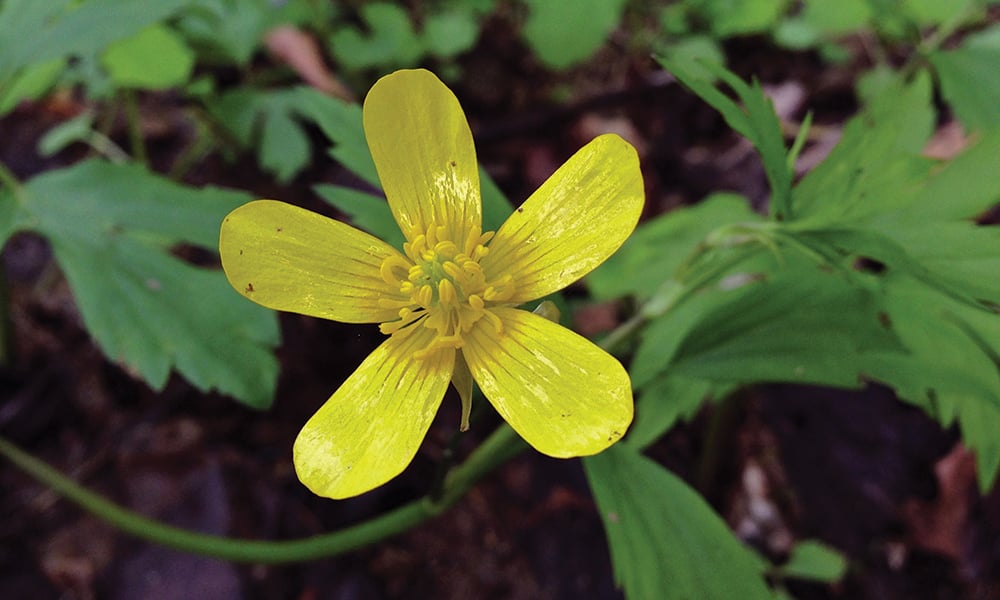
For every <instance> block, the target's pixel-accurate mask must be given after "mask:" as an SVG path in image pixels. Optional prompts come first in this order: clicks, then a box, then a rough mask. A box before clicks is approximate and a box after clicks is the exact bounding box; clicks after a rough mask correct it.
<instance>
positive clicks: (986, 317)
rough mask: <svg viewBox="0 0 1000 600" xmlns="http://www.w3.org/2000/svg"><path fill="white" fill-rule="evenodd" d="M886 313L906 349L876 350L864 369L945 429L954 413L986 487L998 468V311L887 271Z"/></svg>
mask: <svg viewBox="0 0 1000 600" xmlns="http://www.w3.org/2000/svg"><path fill="white" fill-rule="evenodd" d="M885 289H886V295H885V300H884V304H885V311H886V315H887V318H888V320H889V321H890V322H891V323H892V327H893V330H894V331H895V332H896V333H897V335H898V336H899V337H900V339H901V340H902V342H903V344H904V345H905V346H906V348H907V350H908V353H907V354H905V355H898V354H876V355H874V356H873V357H872V360H871V365H870V366H869V374H870V375H871V377H872V378H873V379H875V380H877V381H881V382H884V383H886V384H888V385H891V386H892V387H893V388H895V390H896V393H897V394H898V395H899V396H900V397H901V398H903V399H905V400H908V401H909V402H912V403H914V404H916V405H918V406H920V407H922V408H923V409H924V410H925V411H927V412H928V414H930V415H931V416H932V417H934V418H936V419H937V420H938V421H939V422H941V424H942V425H943V426H945V427H947V426H950V425H951V424H952V423H954V422H955V420H956V419H957V421H958V423H959V425H960V426H961V428H962V439H963V440H964V441H965V443H966V444H967V445H969V447H971V448H972V449H973V450H975V452H976V458H977V462H978V465H979V469H978V475H979V483H980V488H981V489H982V490H983V491H984V492H985V491H987V490H988V489H989V488H990V486H991V485H992V483H993V481H994V480H995V479H996V476H997V470H998V467H1000V438H998V437H997V435H996V432H997V431H1000V355H998V353H997V349H998V348H1000V316H998V315H997V314H995V313H991V312H987V311H984V310H979V309H976V308H972V307H970V306H968V305H966V304H963V303H960V302H958V301H956V300H954V299H952V298H950V297H948V296H946V295H944V294H942V293H940V292H938V291H935V290H932V289H930V288H928V287H927V286H925V285H923V284H922V283H920V282H918V281H916V280H915V279H913V278H910V277H907V276H905V275H895V276H894V275H891V274H890V275H889V276H888V277H887V280H886V284H885Z"/></svg>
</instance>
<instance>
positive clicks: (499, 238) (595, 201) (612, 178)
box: [481, 134, 644, 304]
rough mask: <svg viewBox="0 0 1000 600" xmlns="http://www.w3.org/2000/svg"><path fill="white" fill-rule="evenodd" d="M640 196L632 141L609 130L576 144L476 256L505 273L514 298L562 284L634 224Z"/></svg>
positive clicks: (605, 253) (604, 254)
mask: <svg viewBox="0 0 1000 600" xmlns="http://www.w3.org/2000/svg"><path fill="white" fill-rule="evenodd" d="M643 199H644V192H643V183H642V172H641V171H640V170H639V157H638V155H637V154H636V152H635V149H634V148H633V147H632V146H631V145H630V144H629V143H628V142H626V141H625V140H623V139H621V138H620V137H618V136H617V135H614V134H606V135H602V136H600V137H598V138H596V139H594V140H593V141H592V142H590V143H589V144H587V145H586V146H584V147H583V148H581V149H580V150H579V151H578V152H577V153H576V154H574V155H573V156H572V157H570V159H569V160H568V161H566V163H565V164H564V165H563V166H561V167H559V169H558V170H557V171H556V172H555V173H554V174H553V175H552V176H551V177H549V179H548V180H547V181H546V182H545V183H543V184H542V186H541V187H540V188H538V190H537V191H536V192H535V193H534V194H532V195H531V197H530V198H528V199H527V200H525V202H524V204H522V205H521V207H520V208H518V209H517V210H516V211H514V213H513V214H511V216H510V217H509V218H508V219H507V222H505V223H504V224H503V226H502V227H501V228H500V230H499V231H497V234H496V237H495V238H493V241H492V242H491V243H490V246H489V249H490V250H489V254H487V255H486V256H485V257H484V258H483V260H482V262H481V264H482V265H483V269H484V270H485V271H486V273H487V274H488V275H489V276H491V277H495V276H497V275H498V274H502V273H510V274H511V275H513V276H514V283H515V285H516V288H517V291H516V293H515V295H514V297H513V298H511V299H510V303H512V304H520V303H522V302H528V301H530V300H534V299H536V298H541V297H542V296H546V295H548V294H551V293H552V292H555V291H557V290H561V289H562V288H564V287H566V286H567V285H569V284H571V283H573V282H574V281H576V280H577V279H579V278H581V277H583V276H584V275H586V274H587V273H589V272H590V271H591V270H593V269H594V268H595V267H597V265H599V264H601V263H602V262H604V261H605V260H606V259H607V258H608V257H609V256H611V255H612V254H614V252H615V250H617V249H618V248H619V246H621V245H622V243H623V242H624V241H625V239H626V238H628V236H629V235H630V234H631V233H632V230H633V229H635V225H636V223H637V222H638V221H639V215H640V213H642V204H643Z"/></svg>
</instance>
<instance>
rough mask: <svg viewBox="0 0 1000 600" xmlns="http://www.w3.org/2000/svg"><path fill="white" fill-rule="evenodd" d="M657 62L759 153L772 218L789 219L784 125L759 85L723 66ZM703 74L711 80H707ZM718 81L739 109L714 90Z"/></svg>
mask: <svg viewBox="0 0 1000 600" xmlns="http://www.w3.org/2000/svg"><path fill="white" fill-rule="evenodd" d="M657 61H659V63H660V64H661V65H662V66H663V68H665V69H667V70H668V71H670V72H671V73H672V74H673V75H674V76H675V77H677V79H678V80H680V82H681V83H683V84H684V85H685V86H687V87H688V88H690V89H691V91H693V92H694V93H695V94H697V95H698V96H699V97H700V98H701V99H702V100H704V101H705V102H707V103H708V104H709V105H711V106H712V108H714V109H715V110H717V111H719V114H721V115H722V117H723V118H724V119H725V120H726V123H728V124H729V126H730V127H732V128H733V129H735V130H736V131H737V132H738V133H739V134H740V135H742V136H743V137H745V138H746V139H747V140H748V141H749V142H750V143H751V144H753V146H754V147H755V148H756V149H757V152H759V153H760V158H761V161H762V162H763V163H764V172H765V173H766V174H767V180H768V183H770V186H771V214H772V215H774V217H775V218H776V219H778V220H785V219H788V218H790V214H789V212H790V209H791V206H790V205H789V204H790V198H789V196H790V193H791V189H792V170H791V167H790V166H789V164H788V160H787V150H786V148H785V141H784V137H783V134H782V132H781V123H780V121H778V115H777V114H775V112H774V105H773V104H772V103H771V100H770V99H769V98H768V97H767V96H765V95H764V91H763V89H762V88H761V87H760V83H759V82H757V81H756V80H754V81H753V82H752V84H751V85H747V84H746V82H744V81H743V80H742V79H740V78H739V77H737V76H736V75H734V74H733V73H732V72H731V71H729V70H728V69H726V68H725V67H723V66H722V65H719V64H715V63H712V62H700V63H698V64H699V65H700V66H701V69H692V68H691V65H689V64H687V63H686V62H685V61H684V60H683V59H682V57H673V56H659V57H657ZM704 71H707V72H708V73H709V74H711V78H706V77H705V76H704ZM715 79H719V80H721V81H722V82H724V83H725V85H727V86H729V88H730V89H732V90H733V92H735V93H736V96H737V97H738V98H739V100H740V101H741V102H742V103H743V106H740V105H739V104H737V103H736V102H734V101H733V100H731V99H730V98H729V97H728V96H726V95H725V94H723V93H722V92H721V91H719V89H718V88H717V87H716V86H715V83H714V82H715Z"/></svg>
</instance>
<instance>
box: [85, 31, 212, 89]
mask: <svg viewBox="0 0 1000 600" xmlns="http://www.w3.org/2000/svg"><path fill="white" fill-rule="evenodd" d="M101 65H103V66H104V68H105V70H107V72H108V75H109V76H110V77H111V80H112V81H113V82H114V83H115V85H117V86H119V87H126V88H137V89H153V90H162V89H166V88H170V87H175V86H180V85H183V84H184V83H186V82H187V80H188V78H189V77H191V71H192V69H194V52H193V51H192V50H191V49H190V48H188V47H187V44H185V43H184V41H183V40H181V38H180V36H178V35H177V34H176V33H174V32H173V31H172V30H171V29H170V28H169V27H166V26H165V25H160V24H154V25H150V26H149V27H146V28H145V29H143V30H142V31H140V32H138V33H136V34H135V35H133V36H131V37H127V38H125V39H123V40H118V41H116V42H114V43H113V44H111V45H110V46H108V47H107V49H106V50H104V52H103V54H102V55H101Z"/></svg>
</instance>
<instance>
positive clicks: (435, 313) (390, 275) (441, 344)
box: [379, 224, 514, 358]
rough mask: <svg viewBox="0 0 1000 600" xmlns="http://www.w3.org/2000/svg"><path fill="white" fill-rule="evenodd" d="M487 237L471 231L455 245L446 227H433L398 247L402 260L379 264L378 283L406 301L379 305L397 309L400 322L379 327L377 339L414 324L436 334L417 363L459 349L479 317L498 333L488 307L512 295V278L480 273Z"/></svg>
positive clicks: (384, 301)
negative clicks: (438, 352) (392, 288)
mask: <svg viewBox="0 0 1000 600" xmlns="http://www.w3.org/2000/svg"><path fill="white" fill-rule="evenodd" d="M492 237H493V232H492V231H488V232H486V233H484V234H480V233H479V232H478V231H475V230H471V231H469V232H468V235H466V237H465V239H464V240H459V242H460V243H456V241H454V240H451V239H449V236H448V229H447V228H446V227H442V226H438V225H433V224H432V225H431V226H430V227H428V228H427V231H426V232H424V233H421V234H419V235H417V236H416V237H412V238H411V241H409V242H407V243H405V244H403V251H404V253H405V254H406V258H404V257H402V256H399V255H393V256H389V257H387V258H386V259H385V260H384V261H382V266H381V268H380V271H381V275H382V279H383V280H385V282H386V283H388V284H390V285H394V286H398V289H399V291H400V293H401V294H402V295H403V296H405V297H406V300H389V299H382V300H380V304H382V306H385V307H391V308H399V313H398V314H399V319H396V320H393V321H387V322H385V323H382V324H381V325H379V329H380V330H381V331H382V333H384V334H386V335H391V334H393V333H396V332H397V331H399V330H401V329H403V328H405V327H409V326H411V325H417V324H422V325H423V326H424V327H427V328H429V329H433V330H435V331H436V332H437V335H436V336H435V337H434V340H433V341H432V342H431V343H430V345H428V346H427V347H426V348H424V349H423V350H421V351H419V352H418V353H417V354H416V357H417V358H424V357H426V356H429V355H430V354H431V353H433V352H434V351H436V350H438V349H440V348H461V347H462V336H463V334H465V333H466V332H468V331H469V330H470V329H472V326H473V325H475V324H476V323H477V322H478V321H479V320H480V319H482V318H484V317H485V318H486V319H488V320H489V321H490V323H491V324H492V325H493V326H494V327H495V328H496V330H497V332H498V333H501V332H502V330H503V324H502V323H501V321H500V319H499V317H497V316H496V315H495V314H493V312H492V311H490V310H489V307H491V306H494V305H497V304H502V303H504V302H505V301H507V300H509V299H510V298H511V297H512V296H513V295H514V278H513V277H511V276H510V275H509V274H503V275H501V276H500V277H497V278H495V279H489V278H488V277H487V274H486V273H484V272H483V268H482V266H480V264H479V261H480V260H481V259H482V258H483V257H484V256H486V254H487V252H489V248H487V247H486V244H487V243H488V242H489V241H490V239H492ZM460 244H461V245H460Z"/></svg>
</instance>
